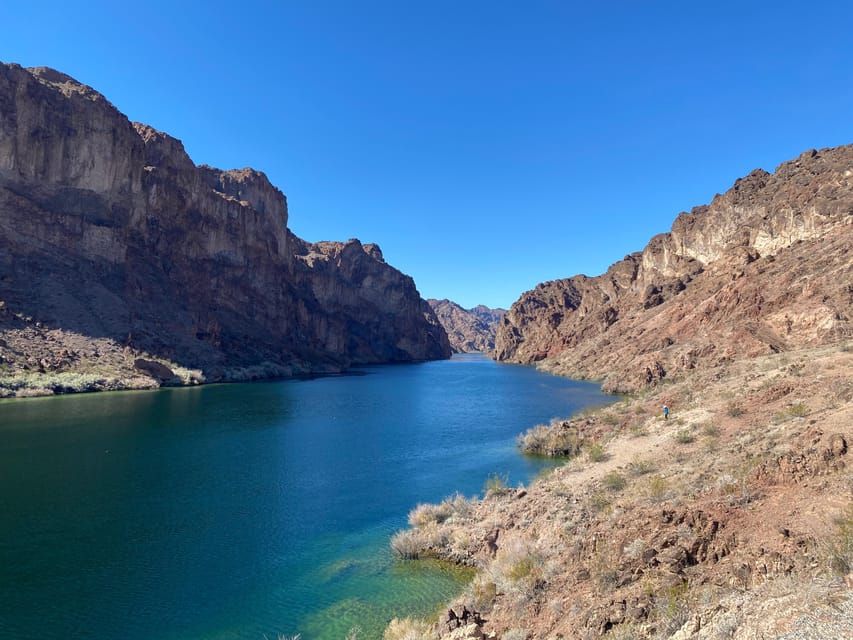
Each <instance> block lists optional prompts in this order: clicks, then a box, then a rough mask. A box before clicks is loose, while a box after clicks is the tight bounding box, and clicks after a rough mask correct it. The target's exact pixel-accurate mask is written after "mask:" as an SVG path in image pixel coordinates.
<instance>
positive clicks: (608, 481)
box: [601, 471, 626, 493]
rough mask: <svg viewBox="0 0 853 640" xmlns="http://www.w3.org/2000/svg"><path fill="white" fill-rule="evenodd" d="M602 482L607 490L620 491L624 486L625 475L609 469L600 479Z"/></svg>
mask: <svg viewBox="0 0 853 640" xmlns="http://www.w3.org/2000/svg"><path fill="white" fill-rule="evenodd" d="M601 482H602V484H604V487H605V488H606V489H607V490H608V491H613V492H614V493H615V492H617V491H622V489H624V488H625V484H626V481H625V476H623V475H622V474H621V473H619V472H618V471H611V472H610V473H608V474H607V475H606V476H604V478H603V479H602V481H601Z"/></svg>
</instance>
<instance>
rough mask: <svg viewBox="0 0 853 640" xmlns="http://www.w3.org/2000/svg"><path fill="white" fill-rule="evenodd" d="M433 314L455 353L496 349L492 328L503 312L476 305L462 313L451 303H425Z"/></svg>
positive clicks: (433, 300)
mask: <svg viewBox="0 0 853 640" xmlns="http://www.w3.org/2000/svg"><path fill="white" fill-rule="evenodd" d="M427 302H429V304H430V306H431V307H432V308H433V311H435V315H436V316H437V317H438V320H439V322H441V324H442V326H443V327H444V329H445V331H447V336H448V338H450V346H451V347H452V348H453V350H454V351H455V352H456V353H476V352H480V353H488V354H491V353H492V351H494V348H495V327H497V324H498V322H499V321H500V319H501V318H502V317H503V314H505V313H506V309H490V308H489V307H487V306H485V305H482V304H480V305H477V306H476V307H474V308H473V309H464V308H463V307H461V306H460V305H458V304H457V303H455V302H453V301H451V300H447V299H445V300H435V299H433V298H430V299H429V300H427Z"/></svg>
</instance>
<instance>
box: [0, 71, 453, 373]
mask: <svg viewBox="0 0 853 640" xmlns="http://www.w3.org/2000/svg"><path fill="white" fill-rule="evenodd" d="M287 215H288V212H287V202H286V199H285V197H284V195H283V194H282V193H281V192H280V191H279V190H278V189H277V188H275V187H274V186H273V185H272V184H270V182H269V180H268V179H267V177H266V176H265V175H264V174H263V173H261V172H259V171H255V170H252V169H241V170H232V171H221V170H219V169H214V168H212V167H208V166H196V165H195V164H194V163H193V162H192V160H191V159H190V157H189V156H188V155H187V153H186V152H185V150H184V148H183V145H182V144H181V142H180V141H179V140H176V139H175V138H172V137H170V136H168V135H166V134H164V133H162V132H159V131H156V130H154V129H152V128H151V127H149V126H146V125H143V124H139V123H131V122H129V121H128V119H127V118H126V117H125V116H124V115H123V114H121V113H120V112H119V111H118V110H117V109H116V108H115V107H113V105H111V104H110V103H109V102H108V101H107V100H106V99H105V98H104V97H103V96H102V95H101V94H99V93H98V92H96V91H94V90H93V89H91V88H90V87H87V86H84V85H82V84H80V83H78V82H76V81H75V80H73V79H72V78H70V77H68V76H66V75H63V74H61V73H59V72H57V71H54V70H51V69H45V68H39V69H23V68H21V67H19V66H17V65H0V247H2V252H0V367H2V368H0V373H3V374H6V375H7V376H8V375H12V374H16V373H17V374H21V373H28V372H32V373H45V372H48V373H62V372H74V371H79V370H82V369H86V370H90V369H91V368H92V367H95V368H97V367H98V366H100V365H104V364H109V367H108V368H109V370H110V371H112V373H113V374H115V375H113V378H116V377H117V378H118V379H117V380H116V379H113V380H108V381H106V382H103V381H102V382H103V385H105V386H106V387H110V386H119V387H121V386H135V384H134V383H130V382H128V381H129V380H130V378H129V377H128V376H137V375H141V376H142V377H147V378H148V379H149V380H151V379H155V378H156V379H157V380H158V381H162V378H163V373H162V372H161V374H160V375H158V376H153V375H152V374H151V371H153V370H154V369H152V367H151V366H149V367H148V368H145V367H141V368H140V367H139V366H134V362H136V360H137V356H139V355H140V354H147V355H146V356H145V358H143V360H144V359H146V358H147V359H159V360H161V361H168V362H169V363H171V364H173V365H175V367H180V368H185V369H187V370H193V371H195V373H194V376H195V377H194V379H195V380H202V379H206V380H227V379H239V378H243V377H259V376H268V375H288V374H291V373H296V372H300V371H322V370H340V369H341V368H345V367H347V366H350V365H352V364H355V363H370V362H398V361H409V360H425V359H434V358H444V357H448V356H449V355H450V346H449V343H448V341H447V337H446V335H445V332H444V330H443V329H442V327H441V325H440V324H439V323H438V320H437V319H436V317H435V315H434V313H433V312H432V309H431V308H430V307H429V305H428V304H427V303H426V302H425V301H424V300H422V299H421V297H420V295H419V294H418V292H417V289H416V288H415V284H414V282H413V281H412V279H411V278H410V277H408V276H406V275H404V274H402V273H400V272H399V271H397V270H396V269H394V268H393V267H391V266H389V265H388V264H386V263H385V261H384V259H383V258H382V253H381V251H380V250H379V248H378V247H377V246H375V245H362V244H361V243H360V242H359V241H358V240H350V241H348V242H346V243H333V242H324V243H319V244H309V243H307V242H304V241H302V240H300V239H298V238H296V237H295V236H293V235H292V234H291V233H290V231H289V230H288V228H287ZM63 352H65V353H66V354H69V355H67V357H66V356H63V355H62V354H63ZM164 366H165V365H164ZM107 377H110V376H107ZM184 381H185V382H186V381H187V380H186V379H185V380H184ZM125 383H128V384H125ZM96 386H97V385H96ZM143 386H144V385H143Z"/></svg>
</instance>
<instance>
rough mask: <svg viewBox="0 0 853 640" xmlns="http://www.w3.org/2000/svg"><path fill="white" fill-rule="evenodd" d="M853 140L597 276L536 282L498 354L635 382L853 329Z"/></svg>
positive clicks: (685, 218)
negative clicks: (852, 321)
mask: <svg viewBox="0 0 853 640" xmlns="http://www.w3.org/2000/svg"><path fill="white" fill-rule="evenodd" d="M851 222H853V146H845V147H839V148H835V149H822V150H820V151H817V150H811V151H808V152H806V153H803V154H802V155H801V156H800V157H799V158H796V159H795V160H791V161H789V162H785V163H783V164H782V165H780V166H779V167H778V168H777V169H776V172H775V173H773V174H769V173H767V172H765V171H762V170H755V171H753V172H752V173H751V174H749V175H748V176H747V177H745V178H742V179H740V180H737V181H736V182H735V184H734V186H733V187H732V188H731V189H730V190H729V191H728V192H726V193H725V194H724V195H717V196H716V197H715V198H714V199H713V201H712V202H711V204H710V205H708V206H701V207H696V208H694V209H693V210H692V211H690V212H689V213H682V214H680V215H679V216H678V217H677V218H676V220H675V222H674V223H673V226H672V230H671V231H670V232H669V233H665V234H661V235H658V236H656V237H654V238H652V240H651V241H650V242H649V244H648V245H647V246H646V248H645V249H644V250H643V251H642V252H638V253H634V254H631V255H628V256H626V257H625V258H624V259H623V260H622V261H620V262H617V263H616V264H614V265H612V266H611V267H610V268H609V269H608V270H607V272H606V273H605V274H603V275H600V276H597V277H593V278H590V277H586V276H583V275H579V276H575V277H572V278H568V279H565V280H556V281H552V282H546V283H543V284H540V285H538V286H537V287H536V288H535V289H534V290H532V291H528V292H526V293H524V294H523V295H522V296H521V297H520V298H519V300H518V301H517V302H515V303H514V304H513V305H512V307H511V308H510V310H509V311H508V312H507V314H506V315H505V316H504V318H503V320H502V321H501V323H500V324H499V326H498V330H497V336H496V340H495V345H496V358H497V359H498V360H504V361H510V362H521V363H533V362H537V363H539V365H540V366H542V367H543V368H545V369H548V370H551V371H554V372H557V373H562V374H566V375H572V376H576V377H591V378H598V379H604V383H605V389H607V390H611V391H635V390H637V389H640V388H642V387H645V386H648V385H654V384H656V383H657V382H658V381H659V380H660V379H661V378H664V377H671V376H672V375H674V374H677V373H678V372H682V371H684V370H687V369H691V368H693V367H695V366H697V365H699V364H719V363H722V362H727V361H730V360H732V359H736V358H739V357H744V356H754V355H759V354H763V353H773V352H778V351H783V350H786V349H790V348H794V347H799V346H809V345H818V344H823V343H826V342H830V341H834V340H838V339H841V338H844V337H845V336H850V335H851V332H853V325H851V314H850V310H851V302H853V297H851V296H853V264H851V259H850V256H851V255H853V251H851V241H853V226H851Z"/></svg>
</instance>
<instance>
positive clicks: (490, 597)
mask: <svg viewBox="0 0 853 640" xmlns="http://www.w3.org/2000/svg"><path fill="white" fill-rule="evenodd" d="M470 592H471V602H472V604H473V606H474V609H476V610H477V611H490V610H491V608H492V605H494V603H495V598H497V595H498V586H497V585H496V584H495V582H494V580H491V579H490V578H489V577H488V576H484V575H482V574H478V575H477V577H476V578H474V581H473V582H472V583H471V589H470Z"/></svg>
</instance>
